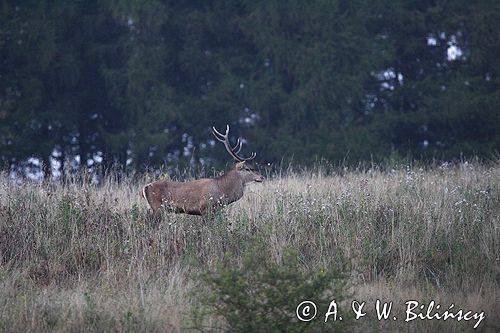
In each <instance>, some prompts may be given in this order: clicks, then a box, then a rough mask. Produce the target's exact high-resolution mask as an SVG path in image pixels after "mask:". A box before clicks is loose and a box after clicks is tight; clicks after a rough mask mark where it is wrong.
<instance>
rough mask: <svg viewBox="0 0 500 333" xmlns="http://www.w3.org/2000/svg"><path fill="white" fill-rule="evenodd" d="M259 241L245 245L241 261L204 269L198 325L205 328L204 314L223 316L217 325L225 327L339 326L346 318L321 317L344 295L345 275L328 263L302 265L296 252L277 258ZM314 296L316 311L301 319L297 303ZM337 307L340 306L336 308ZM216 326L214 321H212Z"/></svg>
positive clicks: (304, 328)
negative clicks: (316, 266)
mask: <svg viewBox="0 0 500 333" xmlns="http://www.w3.org/2000/svg"><path fill="white" fill-rule="evenodd" d="M269 258H271V256H269V255H268V253H266V251H265V249H263V248H261V247H259V248H257V249H255V248H254V249H252V250H250V251H248V252H247V253H246V254H245V256H244V259H243V263H242V264H241V265H239V266H240V267H235V265H234V263H229V262H219V263H218V264H217V266H216V269H215V270H211V271H208V272H205V273H203V274H202V279H201V280H202V281H203V287H201V288H200V290H203V291H201V292H200V291H199V294H200V295H201V309H200V308H198V309H197V310H196V311H195V313H194V317H195V320H194V322H195V323H196V324H195V325H196V328H197V329H199V330H201V331H206V327H205V328H203V319H204V318H205V317H206V316H211V317H212V318H213V316H215V317H219V318H223V323H222V324H221V325H219V327H218V330H220V331H226V332H246V333H251V332H304V331H308V332H312V331H313V332H323V331H325V332H326V331H328V332H334V331H335V332H340V331H343V330H345V328H346V326H347V325H348V323H349V320H348V319H349V318H348V317H347V316H344V315H342V317H343V318H342V321H339V320H337V321H335V322H334V321H333V316H331V317H329V320H328V322H327V323H325V322H324V319H325V314H326V313H327V312H328V307H329V305H330V302H331V300H333V299H335V301H336V302H337V304H338V303H339V302H341V301H342V300H344V299H345V297H346V283H345V280H344V278H343V275H342V274H340V273H339V272H337V271H335V270H333V269H330V268H319V269H318V270H316V271H313V272H307V271H305V270H303V269H301V267H300V266H301V265H300V264H299V260H298V258H299V256H298V255H297V253H295V252H293V251H286V253H285V254H284V255H283V257H282V262H281V263H280V264H278V263H276V262H274V261H272V260H270V259H269ZM305 300H309V301H313V302H314V303H315V304H316V305H317V315H316V317H315V318H314V319H313V320H311V321H309V322H302V321H299V320H298V319H297V317H296V307H297V305H298V304H300V303H301V302H302V301H305ZM339 311H340V310H339ZM211 326H212V327H214V325H213V324H212V325H211Z"/></svg>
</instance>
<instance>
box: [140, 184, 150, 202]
mask: <svg viewBox="0 0 500 333" xmlns="http://www.w3.org/2000/svg"><path fill="white" fill-rule="evenodd" d="M150 186H151V183H149V184H147V185H146V186H144V187H143V188H142V197H143V198H144V199H146V201H147V202H148V203H149V199H148V188H149V187H150Z"/></svg>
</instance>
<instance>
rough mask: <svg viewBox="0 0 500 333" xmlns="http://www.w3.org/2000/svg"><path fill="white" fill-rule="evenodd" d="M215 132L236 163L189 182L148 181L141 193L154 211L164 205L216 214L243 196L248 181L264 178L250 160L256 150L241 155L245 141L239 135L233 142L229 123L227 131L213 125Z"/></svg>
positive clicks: (171, 209)
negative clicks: (220, 174) (234, 143)
mask: <svg viewBox="0 0 500 333" xmlns="http://www.w3.org/2000/svg"><path fill="white" fill-rule="evenodd" d="M212 133H213V135H214V136H215V138H216V139H217V140H218V141H220V142H222V143H223V144H224V147H226V150H227V152H228V153H229V155H231V156H232V157H233V158H234V159H235V161H236V164H235V165H234V167H233V168H232V169H231V170H229V171H228V172H226V173H225V174H223V175H222V176H220V177H217V178H203V179H197V180H193V181H189V182H174V181H168V180H159V181H156V182H153V183H150V184H147V185H146V186H144V188H143V189H142V196H143V197H144V199H146V201H147V202H148V204H149V206H150V207H151V209H152V211H153V213H154V214H155V215H158V213H159V210H160V208H161V207H162V206H163V207H165V208H166V209H167V211H169V212H174V213H185V214H190V215H201V216H203V217H206V216H207V215H210V214H212V215H213V214H215V213H216V212H217V211H218V210H219V209H221V208H222V207H224V206H227V205H229V204H231V203H233V202H235V201H237V200H239V199H240V198H241V197H242V196H243V192H244V189H245V184H247V183H249V182H262V181H263V180H264V177H263V176H262V175H261V174H260V173H259V172H257V171H256V170H255V169H254V168H252V167H251V166H250V163H249V161H250V160H253V159H254V158H255V156H256V154H255V153H252V154H251V155H250V157H247V158H243V157H241V156H240V155H239V153H240V150H241V146H242V143H243V142H242V141H241V139H239V138H238V141H237V142H236V145H235V146H234V147H232V146H231V144H230V142H229V125H226V133H225V134H222V133H220V132H219V131H217V130H216V129H215V127H212Z"/></svg>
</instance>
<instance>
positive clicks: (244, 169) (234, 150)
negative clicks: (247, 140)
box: [212, 125, 264, 183]
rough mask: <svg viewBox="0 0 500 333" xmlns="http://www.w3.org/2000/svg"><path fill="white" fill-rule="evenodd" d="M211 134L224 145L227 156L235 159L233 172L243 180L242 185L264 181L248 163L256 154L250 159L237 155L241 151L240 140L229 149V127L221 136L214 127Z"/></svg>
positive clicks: (227, 126)
mask: <svg viewBox="0 0 500 333" xmlns="http://www.w3.org/2000/svg"><path fill="white" fill-rule="evenodd" d="M212 133H213V135H214V136H215V138H216V139H217V140H218V141H220V142H222V143H223V144H224V147H226V150H227V152H228V153H229V155H231V156H232V157H233V158H234V159H235V161H236V165H235V166H234V170H235V171H236V173H237V174H238V176H239V177H240V178H241V179H242V180H243V183H249V182H259V183H260V182H262V181H263V180H264V176H262V175H261V174H260V173H259V172H258V171H257V169H255V168H253V167H252V165H251V164H250V163H249V161H250V160H253V159H254V158H255V156H256V154H255V153H252V155H250V157H247V158H244V157H241V156H240V155H238V154H239V152H240V150H241V146H242V144H243V142H242V141H241V139H240V138H238V140H237V142H236V145H235V146H234V147H231V144H230V143H229V125H226V133H225V134H222V133H220V132H219V131H217V130H216V129H215V127H212Z"/></svg>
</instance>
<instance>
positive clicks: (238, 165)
mask: <svg viewBox="0 0 500 333" xmlns="http://www.w3.org/2000/svg"><path fill="white" fill-rule="evenodd" d="M243 169H245V162H244V161H243V162H238V163H236V170H238V171H240V170H243Z"/></svg>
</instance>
